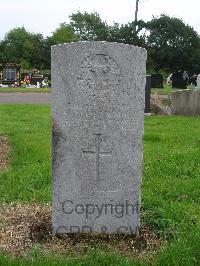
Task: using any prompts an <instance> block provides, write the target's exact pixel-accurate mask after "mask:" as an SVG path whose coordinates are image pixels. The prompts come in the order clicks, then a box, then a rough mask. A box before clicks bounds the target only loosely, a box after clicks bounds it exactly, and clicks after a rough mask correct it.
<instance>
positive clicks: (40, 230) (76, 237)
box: [0, 203, 162, 258]
mask: <svg viewBox="0 0 200 266" xmlns="http://www.w3.org/2000/svg"><path fill="white" fill-rule="evenodd" d="M161 244H162V241H161V240H160V239H159V238H158V237H157V236H156V234H155V233H154V232H153V230H151V229H150V228H141V230H140V233H139V234H138V235H136V236H133V235H104V234H68V235H62V236H54V235H52V229H51V206H50V205H49V204H46V205H38V204H35V203H32V204H23V205H22V204H10V205H8V204H4V205H1V206H0V250H1V251H4V252H8V253H9V255H11V256H14V257H16V256H24V255H27V254H28V253H29V252H31V251H32V250H33V248H34V247H35V246H37V247H39V248H40V250H41V252H44V253H46V252H49V251H50V252H51V253H53V254H55V255H59V254H63V253H65V254H66V252H67V253H69V254H76V256H77V255H83V254H85V253H86V252H87V251H88V250H90V249H92V248H94V247H95V246H97V245H98V246H100V247H102V248H103V249H105V250H106V251H109V250H110V251H113V250H115V251H117V252H118V253H120V254H122V255H123V256H126V255H128V256H134V257H138V258H140V257H146V256H152V255H153V254H154V253H155V252H156V251H157V249H158V247H160V245H161Z"/></svg>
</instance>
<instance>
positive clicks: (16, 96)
mask: <svg viewBox="0 0 200 266" xmlns="http://www.w3.org/2000/svg"><path fill="white" fill-rule="evenodd" d="M0 103H13V104H15V103H29V104H31V103H38V104H49V103H51V93H39V92H37V93H36V92H35V93H34V92H32V93H31V92H26V93H22V92H10V93H7V92H5V93H0Z"/></svg>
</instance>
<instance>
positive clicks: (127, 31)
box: [108, 21, 146, 47]
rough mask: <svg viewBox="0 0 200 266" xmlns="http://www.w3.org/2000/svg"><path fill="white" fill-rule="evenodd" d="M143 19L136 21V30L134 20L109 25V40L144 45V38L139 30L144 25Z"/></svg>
mask: <svg viewBox="0 0 200 266" xmlns="http://www.w3.org/2000/svg"><path fill="white" fill-rule="evenodd" d="M144 24H145V23H144V22H143V21H138V22H137V26H138V27H137V30H136V31H135V22H132V23H127V24H124V25H119V24H117V23H115V24H114V26H110V27H109V33H110V34H109V38H108V40H109V41H114V42H120V43H127V44H132V45H137V46H142V47H145V46H146V45H145V38H144V36H143V35H142V34H140V31H141V30H142V29H143V27H144Z"/></svg>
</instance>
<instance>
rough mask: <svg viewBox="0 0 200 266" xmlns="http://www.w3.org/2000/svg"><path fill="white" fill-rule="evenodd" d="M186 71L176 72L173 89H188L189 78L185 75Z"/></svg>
mask: <svg viewBox="0 0 200 266" xmlns="http://www.w3.org/2000/svg"><path fill="white" fill-rule="evenodd" d="M184 73H185V71H184V72H183V71H176V72H174V73H173V74H172V77H171V80H172V88H177V89H187V85H188V78H186V76H185V75H184Z"/></svg>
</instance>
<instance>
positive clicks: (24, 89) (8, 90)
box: [0, 88, 51, 93]
mask: <svg viewBox="0 0 200 266" xmlns="http://www.w3.org/2000/svg"><path fill="white" fill-rule="evenodd" d="M1 92H2V93H3V92H24V93H25V92H51V88H39V89H38V88H0V93H1Z"/></svg>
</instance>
